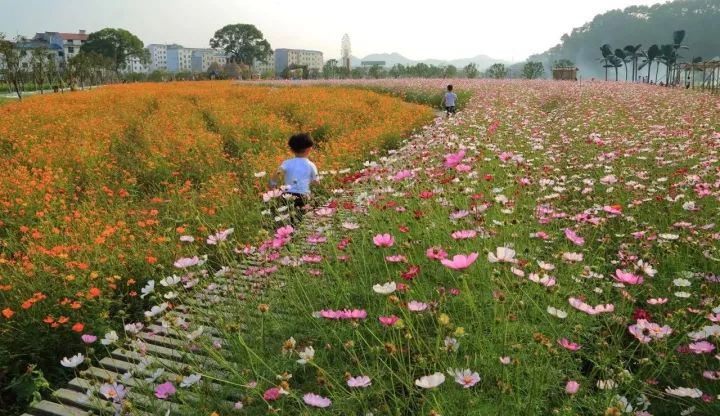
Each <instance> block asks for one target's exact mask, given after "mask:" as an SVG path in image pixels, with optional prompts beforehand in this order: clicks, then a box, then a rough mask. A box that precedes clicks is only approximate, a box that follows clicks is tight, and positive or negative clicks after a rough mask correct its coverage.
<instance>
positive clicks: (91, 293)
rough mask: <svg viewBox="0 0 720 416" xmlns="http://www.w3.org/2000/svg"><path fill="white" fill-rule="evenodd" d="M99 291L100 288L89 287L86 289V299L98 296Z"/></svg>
mask: <svg viewBox="0 0 720 416" xmlns="http://www.w3.org/2000/svg"><path fill="white" fill-rule="evenodd" d="M100 293H101V292H100V289H98V288H96V287H91V288H90V290H88V299H92V298H96V297H98V296H100Z"/></svg>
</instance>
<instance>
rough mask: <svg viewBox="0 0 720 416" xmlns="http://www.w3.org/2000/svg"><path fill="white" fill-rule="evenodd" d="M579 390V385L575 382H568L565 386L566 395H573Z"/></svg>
mask: <svg viewBox="0 0 720 416" xmlns="http://www.w3.org/2000/svg"><path fill="white" fill-rule="evenodd" d="M579 389H580V383H578V382H577V381H575V380H570V381H568V382H567V384H566V385H565V392H566V393H567V394H575V393H577V392H578V390H579Z"/></svg>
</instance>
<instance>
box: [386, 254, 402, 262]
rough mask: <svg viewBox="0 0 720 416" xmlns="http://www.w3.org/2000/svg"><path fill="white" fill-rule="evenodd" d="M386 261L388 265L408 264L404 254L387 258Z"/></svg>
mask: <svg viewBox="0 0 720 416" xmlns="http://www.w3.org/2000/svg"><path fill="white" fill-rule="evenodd" d="M385 260H386V261H387V262H388V263H406V262H407V257H405V256H403V255H402V254H396V255H394V256H385Z"/></svg>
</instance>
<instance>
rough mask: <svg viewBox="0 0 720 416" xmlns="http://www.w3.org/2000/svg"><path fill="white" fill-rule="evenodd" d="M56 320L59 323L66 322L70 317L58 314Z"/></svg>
mask: <svg viewBox="0 0 720 416" xmlns="http://www.w3.org/2000/svg"><path fill="white" fill-rule="evenodd" d="M57 321H58V323H59V324H66V323H68V322H70V318H68V317H67V316H60V317H59V318H58V320H57Z"/></svg>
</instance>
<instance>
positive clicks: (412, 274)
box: [400, 266, 420, 280]
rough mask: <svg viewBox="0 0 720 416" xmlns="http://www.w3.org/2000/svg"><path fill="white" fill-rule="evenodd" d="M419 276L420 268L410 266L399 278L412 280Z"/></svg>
mask: <svg viewBox="0 0 720 416" xmlns="http://www.w3.org/2000/svg"><path fill="white" fill-rule="evenodd" d="M418 274H420V266H410V267H408V269H407V271H405V272H403V273H402V274H401V275H400V276H401V277H402V278H403V279H405V280H412V279H414V278H416V277H417V275H418Z"/></svg>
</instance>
